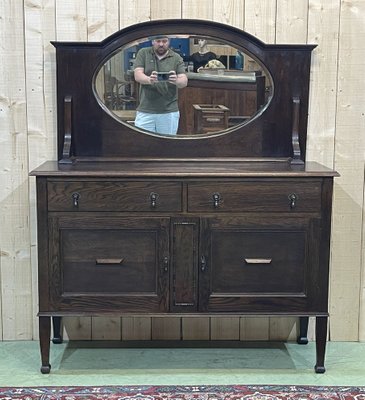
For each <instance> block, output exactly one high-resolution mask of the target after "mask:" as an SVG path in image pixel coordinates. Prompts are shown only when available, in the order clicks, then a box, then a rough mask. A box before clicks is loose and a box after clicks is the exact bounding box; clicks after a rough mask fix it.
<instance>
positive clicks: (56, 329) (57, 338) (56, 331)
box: [52, 317, 63, 344]
mask: <svg viewBox="0 0 365 400" xmlns="http://www.w3.org/2000/svg"><path fill="white" fill-rule="evenodd" d="M61 321H62V318H61V317H52V325H53V338H52V343H54V344H60V343H62V342H63V339H62V334H61Z"/></svg>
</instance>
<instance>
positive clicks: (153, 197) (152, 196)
mask: <svg viewBox="0 0 365 400" xmlns="http://www.w3.org/2000/svg"><path fill="white" fill-rule="evenodd" d="M157 199H158V194H157V193H151V194H150V200H151V207H152V208H156V205H157Z"/></svg>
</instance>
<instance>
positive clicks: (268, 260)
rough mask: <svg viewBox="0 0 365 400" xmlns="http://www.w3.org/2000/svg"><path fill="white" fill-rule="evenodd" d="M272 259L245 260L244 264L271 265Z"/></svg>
mask: <svg viewBox="0 0 365 400" xmlns="http://www.w3.org/2000/svg"><path fill="white" fill-rule="evenodd" d="M271 261H272V258H245V263H246V264H271Z"/></svg>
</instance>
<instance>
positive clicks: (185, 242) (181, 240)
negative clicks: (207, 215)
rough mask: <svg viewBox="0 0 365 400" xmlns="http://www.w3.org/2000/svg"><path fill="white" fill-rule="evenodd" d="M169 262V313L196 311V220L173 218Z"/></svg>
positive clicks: (197, 222)
mask: <svg viewBox="0 0 365 400" xmlns="http://www.w3.org/2000/svg"><path fill="white" fill-rule="evenodd" d="M171 231H172V243H171V246H172V262H171V275H170V276H171V290H170V293H171V308H170V309H171V311H173V312H191V311H197V308H198V302H197V299H198V296H197V282H198V271H197V267H198V259H197V255H198V239H199V238H198V232H199V219H198V218H174V219H173V220H172V224H171Z"/></svg>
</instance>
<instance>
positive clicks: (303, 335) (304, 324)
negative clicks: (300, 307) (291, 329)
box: [297, 317, 309, 344]
mask: <svg viewBox="0 0 365 400" xmlns="http://www.w3.org/2000/svg"><path fill="white" fill-rule="evenodd" d="M308 322H309V317H300V318H299V336H298V338H297V343H298V344H307V343H308Z"/></svg>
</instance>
